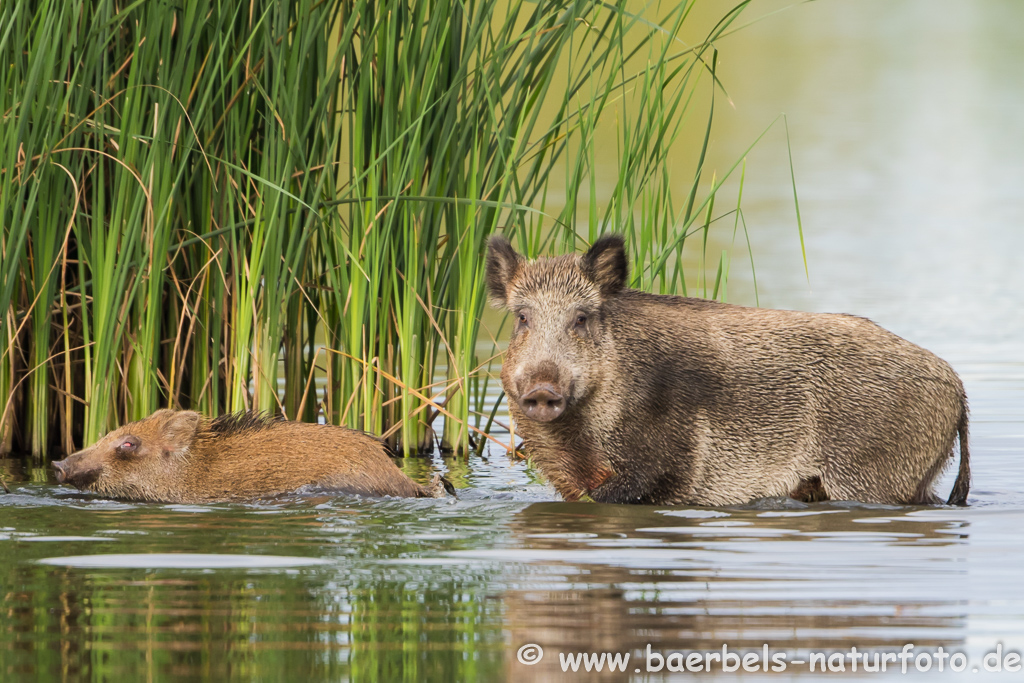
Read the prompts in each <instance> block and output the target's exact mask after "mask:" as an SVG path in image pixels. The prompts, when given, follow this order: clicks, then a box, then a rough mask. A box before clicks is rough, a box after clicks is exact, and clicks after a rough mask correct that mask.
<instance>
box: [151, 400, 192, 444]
mask: <svg viewBox="0 0 1024 683" xmlns="http://www.w3.org/2000/svg"><path fill="white" fill-rule="evenodd" d="M158 412H160V413H170V415H166V416H164V417H165V420H166V421H165V422H164V426H163V438H164V444H165V446H164V449H165V450H166V451H167V452H168V453H173V454H175V455H181V454H183V453H184V452H185V451H187V450H188V449H189V448H191V446H192V442H193V441H194V440H195V438H196V432H197V431H198V430H199V420H200V416H199V413H197V412H195V411H194V410H179V411H173V410H167V411H162V410H161V411H158ZM154 414H155V413H154Z"/></svg>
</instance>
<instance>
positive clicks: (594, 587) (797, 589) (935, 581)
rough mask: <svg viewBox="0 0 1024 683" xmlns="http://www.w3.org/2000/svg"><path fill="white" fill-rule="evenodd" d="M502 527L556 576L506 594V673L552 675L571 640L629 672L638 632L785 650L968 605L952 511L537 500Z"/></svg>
mask: <svg viewBox="0 0 1024 683" xmlns="http://www.w3.org/2000/svg"><path fill="white" fill-rule="evenodd" d="M908 513H910V514H908ZM951 514H952V513H951ZM676 515H679V516H676ZM710 515H721V516H710ZM511 528H512V531H513V535H514V538H515V540H516V541H518V545H519V547H521V548H522V549H523V550H524V551H525V552H524V555H525V556H526V557H530V551H534V552H535V553H536V555H535V557H539V558H542V559H541V560H540V561H541V562H543V563H544V564H546V565H547V566H545V567H544V569H543V570H542V571H544V572H545V573H546V574H547V575H548V578H547V580H546V581H545V580H542V579H539V578H538V577H537V575H536V573H533V574H532V580H531V583H532V584H534V585H537V584H547V586H553V587H550V588H546V589H521V590H510V591H508V592H507V593H506V594H505V595H504V603H505V614H506V627H507V634H508V637H509V641H508V650H507V654H506V669H507V672H508V676H509V678H510V680H511V679H515V680H524V679H525V680H548V679H550V680H562V679H563V678H564V675H565V674H564V673H563V672H562V667H561V664H560V660H559V653H580V652H588V653H600V652H608V653H626V652H628V653H631V656H630V660H629V665H628V667H627V668H626V671H627V672H628V673H629V674H634V673H635V670H636V669H637V668H639V669H640V670H641V671H642V672H643V673H645V674H646V673H647V672H646V660H645V655H646V653H645V650H646V647H647V646H648V645H650V646H651V648H652V651H653V652H657V653H661V654H663V655H667V654H668V653H670V652H680V651H685V652H693V651H698V652H712V651H718V652H721V649H722V646H723V644H726V645H728V648H729V650H730V651H731V652H741V651H751V652H754V651H756V652H760V651H761V649H762V647H763V645H765V644H768V645H769V646H770V648H771V650H772V652H779V651H784V652H787V653H788V654H787V658H788V659H794V658H797V657H798V653H801V654H804V655H806V654H807V653H808V652H809V651H821V652H834V651H837V650H844V651H849V649H850V647H851V646H856V647H857V648H858V650H859V651H864V650H869V651H870V650H872V649H874V650H876V651H877V650H883V651H890V650H898V649H899V648H900V647H902V646H903V645H904V644H906V643H914V644H915V646H916V647H917V648H931V647H937V646H940V645H941V646H943V647H944V648H946V649H947V650H948V649H949V648H950V647H951V646H956V644H957V643H961V642H963V631H964V628H965V617H964V616H963V607H962V606H961V605H960V604H959V603H958V602H957V601H956V600H955V598H954V597H951V596H957V595H963V594H964V592H965V586H964V585H963V584H964V583H965V582H966V574H965V573H964V570H963V569H962V565H961V564H958V563H957V560H956V556H957V555H959V553H958V552H956V551H957V549H958V546H961V545H962V544H964V542H965V539H966V525H964V524H963V522H961V521H959V520H955V519H951V518H941V517H938V516H936V517H917V516H914V514H913V511H912V510H909V509H907V508H890V509H881V508H864V507H858V508H852V509H851V508H842V507H838V506H833V505H830V504H824V505H814V506H811V507H809V508H807V509H805V510H800V511H796V510H779V511H765V510H756V509H748V510H729V511H724V512H718V511H714V510H707V509H705V510H682V509H680V510H659V509H658V508H654V507H632V506H629V507H627V506H609V505H596V504H564V503H563V504H559V503H538V504H534V505H531V506H529V507H527V508H525V509H524V510H523V511H521V512H520V513H519V514H518V515H516V517H515V519H514V520H513V521H512V522H511ZM552 551H556V552H552ZM547 558H551V559H550V560H549V559H547ZM531 564H533V565H534V567H536V564H537V561H536V560H535V561H534V562H532V563H531ZM532 569H533V567H532ZM535 571H536V570H535ZM558 584H561V585H558ZM527 643H536V644H538V645H540V646H542V647H543V648H544V653H545V654H544V657H543V659H542V661H541V662H539V663H537V664H534V665H531V666H525V665H523V664H521V663H520V662H519V661H517V658H516V653H517V650H518V649H519V648H520V647H521V646H522V645H524V644H527ZM801 669H802V670H803V671H805V672H806V671H807V667H794V668H792V669H787V670H788V671H794V670H795V671H800V670H801ZM579 670H580V671H581V672H582V671H584V668H583V667H582V666H581V668H580V669H579ZM715 670H716V671H719V672H720V671H721V665H720V664H719V665H718V666H717V667H716V668H715ZM665 673H667V672H666V671H665V670H662V672H661V674H658V675H664V674H665ZM587 676H588V680H591V677H593V680H618V679H621V678H623V677H624V675H623V674H622V673H609V672H608V671H607V670H606V671H604V672H602V673H597V672H596V671H592V672H590V673H588V674H587Z"/></svg>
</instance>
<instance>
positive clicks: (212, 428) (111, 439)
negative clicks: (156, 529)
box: [54, 410, 450, 503]
mask: <svg viewBox="0 0 1024 683" xmlns="http://www.w3.org/2000/svg"><path fill="white" fill-rule="evenodd" d="M125 443H128V444H129V445H128V447H125ZM54 466H55V469H56V470H57V471H58V479H59V480H61V481H64V480H66V481H67V483H69V484H72V485H74V486H76V487H78V488H80V489H82V490H88V491H93V492H95V493H98V494H100V495H102V496H106V497H110V498H120V499H127V500H138V501H157V502H168V503H209V502H218V501H232V500H252V499H255V498H260V497H265V496H274V495H278V494H282V493H288V492H291V491H295V490H296V489H299V488H301V487H303V486H310V487H315V488H322V489H327V490H332V491H339V492H346V493H354V494H361V495H367V496H400V497H410V498H429V497H444V495H445V488H446V486H445V485H446V484H447V482H445V481H443V479H442V478H441V477H435V481H434V482H433V483H432V484H431V486H430V487H424V486H421V485H420V484H417V483H416V482H414V481H413V480H411V479H410V478H409V477H408V476H406V475H405V473H403V472H402V471H401V470H400V469H398V467H397V466H396V465H395V463H394V462H392V461H391V459H390V458H389V457H388V450H387V448H386V446H385V445H384V443H383V442H382V441H380V440H379V439H376V438H374V437H372V436H369V435H367V434H363V433H362V432H357V431H354V430H351V429H346V428H344V427H334V426H329V425H318V424H307V423H303V422H289V421H286V420H283V419H280V418H276V417H269V416H266V415H263V414H260V413H254V412H247V413H238V414H234V415H224V416H221V417H218V418H216V419H213V420H210V419H207V418H204V417H202V416H200V415H199V413H195V412H192V411H173V410H158V411H157V412H155V413H153V414H152V415H151V416H149V417H147V418H145V419H143V420H139V421H138V422H133V423H131V424H127V425H124V426H123V427H119V428H117V429H115V430H114V431H112V432H110V433H109V434H107V435H106V436H104V437H103V438H101V439H100V440H99V441H97V442H96V443H95V444H94V445H92V446H90V447H89V448H86V449H83V450H81V451H79V452H77V453H75V454H73V455H71V456H69V457H68V458H67V459H66V460H62V461H60V462H58V463H54ZM447 486H448V487H450V484H447Z"/></svg>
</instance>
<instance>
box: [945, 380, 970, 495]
mask: <svg viewBox="0 0 1024 683" xmlns="http://www.w3.org/2000/svg"><path fill="white" fill-rule="evenodd" d="M960 406H961V407H960V422H958V423H957V425H956V430H957V433H958V434H959V435H960V471H959V472H957V475H956V482H954V483H953V490H952V491H950V493H949V500H947V501H946V505H967V492H968V491H969V490H970V489H971V454H970V452H969V450H968V448H967V399H966V398H964V399H962V401H961V403H960Z"/></svg>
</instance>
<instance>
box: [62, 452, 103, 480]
mask: <svg viewBox="0 0 1024 683" xmlns="http://www.w3.org/2000/svg"><path fill="white" fill-rule="evenodd" d="M75 455H78V454H77V453H75V454H74V455H69V456H68V457H67V458H65V459H64V460H56V461H54V462H53V463H52V465H53V471H54V473H55V474H56V475H57V483H58V484H71V485H72V486H74V487H75V488H77V489H83V488H85V487H86V486H88V485H89V484H91V483H93V482H94V481H96V480H97V479H99V476H100V474H101V472H102V467H99V466H96V467H81V466H80V465H81V463H75V461H74V458H75Z"/></svg>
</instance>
